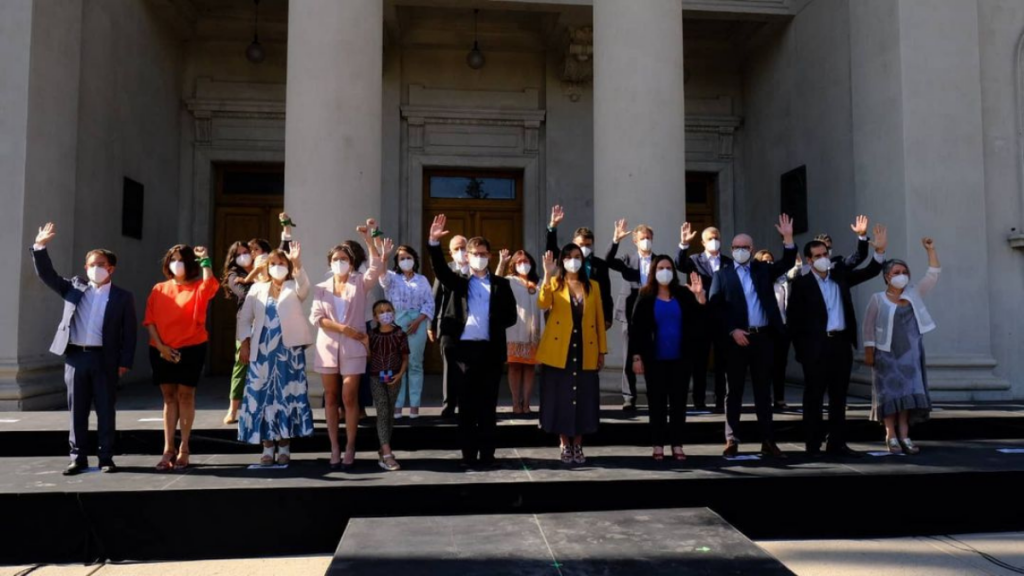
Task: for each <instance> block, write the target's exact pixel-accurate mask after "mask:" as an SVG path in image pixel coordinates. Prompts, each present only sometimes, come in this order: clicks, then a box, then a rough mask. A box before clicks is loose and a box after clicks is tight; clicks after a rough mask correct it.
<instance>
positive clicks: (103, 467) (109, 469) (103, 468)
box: [100, 458, 117, 474]
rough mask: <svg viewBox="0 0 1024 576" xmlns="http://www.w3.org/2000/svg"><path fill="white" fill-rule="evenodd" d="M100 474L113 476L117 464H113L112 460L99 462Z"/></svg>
mask: <svg viewBox="0 0 1024 576" xmlns="http://www.w3.org/2000/svg"><path fill="white" fill-rule="evenodd" d="M100 472H103V473H104V474H113V473H115V472H117V464H114V459H113V458H111V459H110V460H100Z"/></svg>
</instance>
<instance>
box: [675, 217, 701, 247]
mask: <svg viewBox="0 0 1024 576" xmlns="http://www.w3.org/2000/svg"><path fill="white" fill-rule="evenodd" d="M696 237H697V233H696V232H694V231H693V228H692V227H691V226H690V223H689V222H683V226H682V227H681V228H680V229H679V241H680V242H682V243H683V244H689V243H690V242H692V241H693V239H694V238H696Z"/></svg>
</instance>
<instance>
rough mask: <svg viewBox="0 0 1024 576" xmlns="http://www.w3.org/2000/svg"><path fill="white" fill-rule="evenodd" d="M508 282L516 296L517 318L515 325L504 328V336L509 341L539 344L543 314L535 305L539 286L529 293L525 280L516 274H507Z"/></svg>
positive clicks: (542, 326)
mask: <svg viewBox="0 0 1024 576" xmlns="http://www.w3.org/2000/svg"><path fill="white" fill-rule="evenodd" d="M508 283H509V284H510V285H511V286H512V294H513V295H515V297H516V312H517V318H516V324H515V326H511V327H509V328H508V329H506V330H505V338H506V339H507V340H508V342H510V343H519V344H540V336H541V333H542V332H544V316H543V315H542V314H541V310H540V308H539V307H538V306H537V292H538V290H539V289H540V288H539V287H538V288H537V289H535V290H534V292H533V294H530V289H529V288H527V287H526V282H525V281H523V280H522V279H521V278H519V277H518V276H509V277H508Z"/></svg>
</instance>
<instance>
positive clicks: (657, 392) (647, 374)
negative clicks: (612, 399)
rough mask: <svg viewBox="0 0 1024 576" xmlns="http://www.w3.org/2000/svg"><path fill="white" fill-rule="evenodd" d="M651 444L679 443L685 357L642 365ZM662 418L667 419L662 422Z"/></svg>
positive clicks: (685, 387)
mask: <svg viewBox="0 0 1024 576" xmlns="http://www.w3.org/2000/svg"><path fill="white" fill-rule="evenodd" d="M644 378H645V380H646V382H647V404H648V407H649V410H650V418H651V439H652V441H653V445H654V446H664V445H665V442H666V440H667V441H668V443H669V445H671V446H682V445H683V428H684V427H685V426H686V394H687V392H688V391H689V387H690V365H689V362H686V361H685V360H652V361H651V362H650V363H649V365H645V366H644ZM666 418H668V422H667V424H666Z"/></svg>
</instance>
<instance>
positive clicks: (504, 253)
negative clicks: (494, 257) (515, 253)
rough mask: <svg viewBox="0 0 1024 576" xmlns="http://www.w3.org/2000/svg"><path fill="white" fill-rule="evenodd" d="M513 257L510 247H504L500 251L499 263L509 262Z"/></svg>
mask: <svg viewBox="0 0 1024 576" xmlns="http://www.w3.org/2000/svg"><path fill="white" fill-rule="evenodd" d="M511 259H512V253H511V252H509V251H508V248H502V249H501V251H499V252H498V263H499V264H504V263H505V262H508V261H509V260H511Z"/></svg>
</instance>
